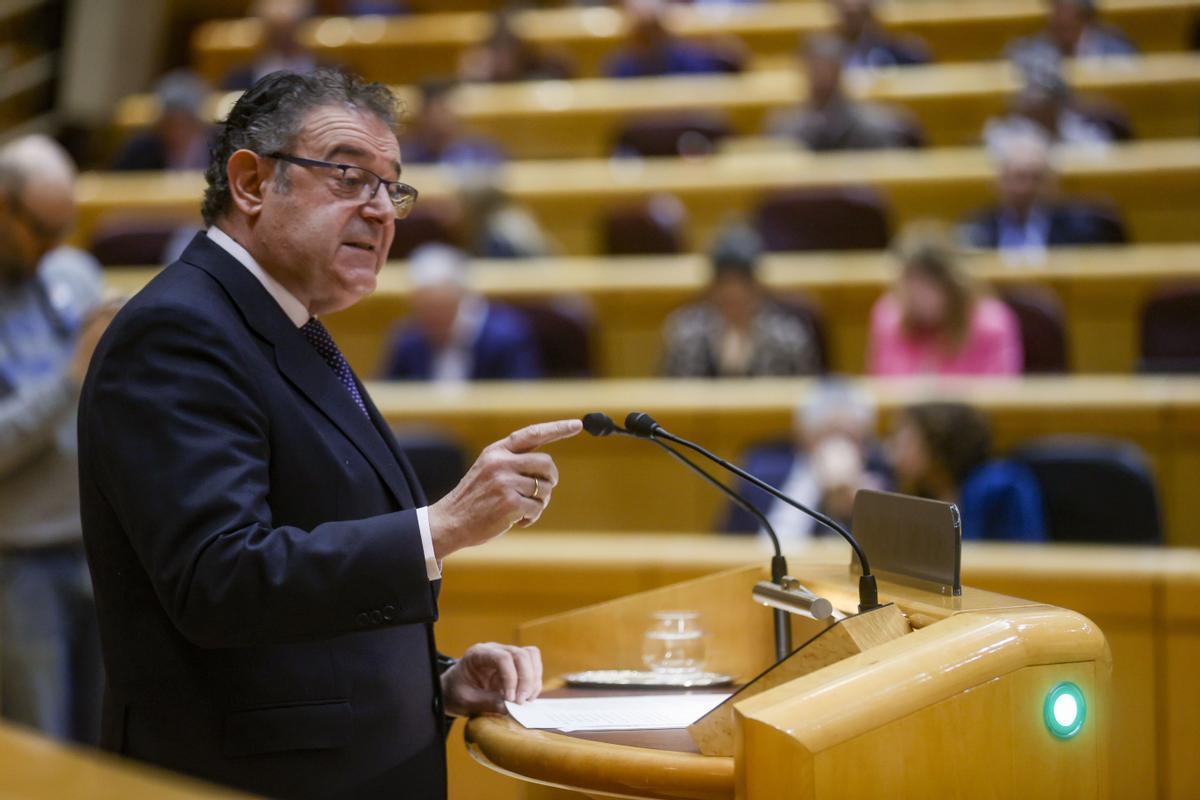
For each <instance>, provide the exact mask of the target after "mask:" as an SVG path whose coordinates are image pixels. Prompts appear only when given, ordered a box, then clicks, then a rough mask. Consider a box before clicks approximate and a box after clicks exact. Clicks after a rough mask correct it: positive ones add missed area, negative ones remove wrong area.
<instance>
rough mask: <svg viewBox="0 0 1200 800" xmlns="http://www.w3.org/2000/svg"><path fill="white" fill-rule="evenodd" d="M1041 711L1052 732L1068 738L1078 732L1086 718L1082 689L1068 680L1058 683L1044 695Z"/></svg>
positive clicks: (1059, 736) (1085, 705)
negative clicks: (1044, 699)
mask: <svg viewBox="0 0 1200 800" xmlns="http://www.w3.org/2000/svg"><path fill="white" fill-rule="evenodd" d="M1042 713H1043V715H1044V716H1045V718H1046V727H1047V728H1049V729H1050V732H1051V733H1052V734H1054V735H1055V736H1057V737H1058V738H1060V739H1070V738H1071V737H1072V736H1074V735H1075V734H1077V733H1079V729H1080V728H1082V727H1083V721H1084V719H1086V718H1087V703H1086V702H1084V699H1083V691H1082V690H1080V688H1079V687H1078V686H1076V685H1075V684H1073V683H1071V682H1070V681H1065V682H1063V683H1060V684H1059V685H1058V686H1055V687H1054V688H1053V689H1051V690H1050V693H1049V694H1048V695H1046V702H1045V704H1044V705H1043V707H1042Z"/></svg>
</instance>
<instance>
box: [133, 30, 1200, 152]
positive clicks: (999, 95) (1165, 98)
mask: <svg viewBox="0 0 1200 800" xmlns="http://www.w3.org/2000/svg"><path fill="white" fill-rule="evenodd" d="M1066 74H1067V76H1068V78H1069V80H1070V81H1071V84H1072V86H1074V87H1075V89H1076V90H1077V91H1078V92H1079V93H1080V94H1081V95H1082V96H1083V97H1085V98H1088V97H1093V98H1094V97H1102V98H1105V99H1106V100H1107V101H1108V102H1111V103H1115V104H1116V105H1118V106H1119V107H1120V108H1122V109H1123V110H1124V111H1125V112H1126V113H1127V114H1128V115H1129V118H1130V120H1131V121H1132V122H1133V126H1134V130H1135V133H1136V134H1137V136H1138V138H1142V139H1169V138H1182V137H1187V136H1192V135H1194V134H1196V132H1197V131H1198V130H1200V56H1196V55H1194V54H1189V53H1160V54H1155V55H1148V56H1144V57H1140V58H1138V59H1137V60H1136V61H1128V60H1125V61H1115V62H1114V61H1104V62H1096V61H1082V62H1076V63H1068V64H1067V65H1066ZM1020 85H1021V83H1020V80H1019V78H1018V76H1017V75H1016V74H1015V73H1014V71H1013V70H1012V68H1011V67H1010V66H1009V65H1008V64H1007V63H1006V62H987V63H978V64H971V63H956V64H936V65H930V66H922V67H906V68H905V69H902V70H891V71H885V72H878V73H855V74H852V75H851V76H850V77H849V78H848V79H847V89H848V91H849V93H850V94H851V95H853V96H855V97H859V98H862V99H865V100H870V101H873V102H877V103H884V104H889V105H894V106H902V107H905V108H907V109H909V110H910V111H911V112H912V113H913V115H914V116H915V118H916V120H917V121H918V122H919V123H920V125H921V127H922V128H923V129H924V131H925V134H926V136H927V138H928V141H929V143H930V144H931V145H933V146H937V147H946V146H962V145H969V144H973V143H975V142H977V141H979V138H980V136H981V134H982V131H983V126H984V123H985V122H987V120H988V119H990V118H992V117H994V116H997V115H1002V114H1004V113H1005V111H1006V110H1007V104H1008V102H1009V99H1010V98H1011V97H1012V95H1013V94H1014V93H1015V92H1016V90H1017V89H1018V88H1019V87H1020ZM805 87H806V83H805V81H804V79H803V76H802V75H801V74H800V73H799V71H798V69H797V68H795V67H792V66H788V67H785V68H772V69H769V70H760V71H755V72H751V73H747V74H744V75H713V76H686V77H666V78H645V79H639V80H635V81H629V80H601V79H592V80H575V81H569V82H563V81H552V82H531V83H515V84H491V85H472V86H464V87H461V88H459V89H457V90H455V91H454V93H453V94H452V101H451V102H452V103H453V105H454V108H455V109H456V110H457V111H458V113H459V114H460V115H461V116H462V118H463V120H464V121H465V123H466V125H467V127H468V128H470V129H472V130H474V131H475V132H477V133H479V134H482V135H485V136H487V137H489V138H491V139H493V140H494V141H496V142H497V143H499V144H500V145H501V146H502V147H503V149H504V150H505V152H506V153H507V154H508V155H509V156H510V157H512V158H599V157H604V156H607V155H608V154H609V153H611V151H612V148H613V144H614V142H615V141H616V136H617V133H618V131H619V129H620V127H621V126H622V125H623V124H624V123H625V122H626V120H628V119H630V118H633V117H636V116H639V115H654V114H659V113H674V112H687V111H695V110H704V111H708V112H712V113H716V114H719V115H721V116H723V117H725V118H726V119H727V120H728V122H729V124H730V126H731V129H732V130H733V131H734V132H735V134H737V135H738V136H752V135H758V134H761V133H763V130H764V123H765V120H766V118H767V116H768V114H769V113H770V112H772V111H774V110H778V109H783V108H787V107H791V106H794V105H796V104H797V103H799V102H801V100H802V99H803V97H804V96H805V93H806V91H807V90H806V88H805ZM395 89H396V92H397V94H398V95H399V96H400V97H401V98H402V102H403V104H404V107H405V109H406V112H407V113H409V114H414V115H415V114H419V113H420V98H419V95H418V93H417V92H416V91H414V90H413V89H412V88H411V87H407V86H397V87H395ZM236 97H237V95H236V94H216V95H213V97H212V98H210V101H209V104H208V109H209V110H208V113H209V114H210V115H211V116H212V117H213V118H215V119H221V118H223V117H224V115H225V114H226V113H227V112H228V109H229V108H230V107H231V105H232V103H233V102H234V100H236ZM158 113H159V109H158V104H157V101H156V100H155V99H154V98H153V96H150V95H132V96H130V97H127V98H125V99H124V100H122V101H121V103H119V104H118V105H117V107H116V109H115V113H114V120H113V123H114V127H115V132H116V133H117V134H118V135H120V136H128V135H129V134H131V133H132V132H133V131H135V130H136V129H138V128H142V127H145V126H147V125H150V124H151V123H153V121H154V120H155V119H156V118H157V116H158ZM731 146H732V147H747V146H753V143H745V144H743V143H739V142H736V141H735V142H733V143H731Z"/></svg>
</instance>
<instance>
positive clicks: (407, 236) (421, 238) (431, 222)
mask: <svg viewBox="0 0 1200 800" xmlns="http://www.w3.org/2000/svg"><path fill="white" fill-rule="evenodd" d="M449 220H450V215H449V213H448V209H447V208H445V207H443V206H442V205H440V204H438V203H436V202H430V203H417V204H416V205H415V206H413V210H412V213H411V214H409V215H408V216H407V217H405V218H404V219H398V220H396V238H394V239H393V240H392V249H391V250H389V251H388V258H390V259H399V258H408V257H409V255H411V254H412V252H413V251H414V250H416V249H417V248H418V247H420V246H421V245H423V244H429V243H431V242H441V243H443V244H450V245H454V246H456V247H457V246H459V244H460V242H459V234H458V231H457V230H455V228H454V226H453V224H452V223H451V222H450V221H449Z"/></svg>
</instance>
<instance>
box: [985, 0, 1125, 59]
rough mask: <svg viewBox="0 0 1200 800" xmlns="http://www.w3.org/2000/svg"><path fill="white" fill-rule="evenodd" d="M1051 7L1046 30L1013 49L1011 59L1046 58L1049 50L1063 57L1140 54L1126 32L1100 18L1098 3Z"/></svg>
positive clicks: (1055, 0)
mask: <svg viewBox="0 0 1200 800" xmlns="http://www.w3.org/2000/svg"><path fill="white" fill-rule="evenodd" d="M1048 5H1049V8H1048V9H1047V14H1046V27H1045V29H1044V30H1043V31H1042V32H1041V33H1039V34H1037V35H1035V36H1029V37H1025V38H1022V39H1018V40H1016V41H1015V42H1013V44H1012V45H1010V46H1009V48H1008V50H1009V56H1010V57H1011V58H1012V59H1013V60H1014V61H1016V62H1017V63H1021V62H1023V61H1025V60H1027V59H1029V58H1044V57H1045V55H1046V52H1047V51H1049V52H1050V53H1051V54H1053V55H1054V56H1057V57H1060V58H1096V57H1104V56H1130V55H1136V54H1137V48H1136V47H1134V45H1133V43H1132V42H1130V41H1129V39H1128V37H1126V36H1125V34H1124V33H1122V32H1121V31H1120V30H1119V29H1118V28H1116V27H1114V26H1112V25H1107V24H1105V23H1103V22H1101V21H1100V20H1099V19H1098V16H1099V15H1098V13H1097V11H1096V3H1095V0H1049V3H1048Z"/></svg>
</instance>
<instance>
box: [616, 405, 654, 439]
mask: <svg viewBox="0 0 1200 800" xmlns="http://www.w3.org/2000/svg"><path fill="white" fill-rule="evenodd" d="M625 427H626V429H628V431H629V432H630V433H632V434H633V435H634V436H640V437H642V438H643V439H649V438H651V437H653V436H654V434H655V433H657V432H658V431H660V430H662V426H661V425H659V424H658V423H657V422H655V421H654V417H652V416H650V415H649V414H647V413H646V412H645V411H630V412H629V416H627V417H625Z"/></svg>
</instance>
